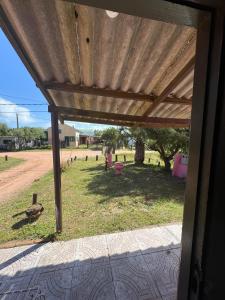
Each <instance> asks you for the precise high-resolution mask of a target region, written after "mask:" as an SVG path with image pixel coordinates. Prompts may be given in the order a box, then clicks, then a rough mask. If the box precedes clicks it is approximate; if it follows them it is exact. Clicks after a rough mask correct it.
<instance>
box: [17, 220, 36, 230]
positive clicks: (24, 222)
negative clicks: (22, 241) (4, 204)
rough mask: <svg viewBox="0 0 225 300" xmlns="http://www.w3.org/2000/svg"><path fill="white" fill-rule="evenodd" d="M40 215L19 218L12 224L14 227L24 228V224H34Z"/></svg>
mask: <svg viewBox="0 0 225 300" xmlns="http://www.w3.org/2000/svg"><path fill="white" fill-rule="evenodd" d="M37 219H38V217H37V218H32V219H30V218H24V219H22V220H19V221H18V222H16V223H15V224H13V225H12V229H20V228H22V227H23V226H25V225H27V224H32V223H34V222H35V221H37Z"/></svg>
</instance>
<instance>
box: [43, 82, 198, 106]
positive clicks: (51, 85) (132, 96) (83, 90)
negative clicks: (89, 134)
mask: <svg viewBox="0 0 225 300" xmlns="http://www.w3.org/2000/svg"><path fill="white" fill-rule="evenodd" d="M43 85H44V87H45V89H46V90H55V91H60V92H67V93H78V94H87V95H95V96H103V97H108V98H118V99H126V100H135V101H144V102H150V103H153V102H154V101H155V99H157V98H156V97H155V96H152V95H144V94H140V93H131V92H124V91H119V90H111V89H102V88H97V87H88V86H81V85H77V84H71V83H60V82H45V83H44V84H43ZM106 99H107V98H106ZM164 101H165V102H166V103H171V104H174V103H176V104H184V105H191V104H192V100H191V99H185V98H176V97H166V98H165V99H164Z"/></svg>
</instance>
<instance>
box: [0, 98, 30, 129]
mask: <svg viewBox="0 0 225 300" xmlns="http://www.w3.org/2000/svg"><path fill="white" fill-rule="evenodd" d="M2 104H3V105H2ZM16 113H18V114H19V121H20V122H21V124H24V125H29V123H31V122H34V118H33V117H32V116H31V113H30V111H29V109H27V108H26V107H22V106H19V105H16V104H14V103H13V102H11V101H9V100H5V99H3V98H0V120H1V122H5V123H7V124H8V125H11V124H12V123H13V124H14V123H16Z"/></svg>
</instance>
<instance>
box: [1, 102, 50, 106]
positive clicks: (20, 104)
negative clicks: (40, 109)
mask: <svg viewBox="0 0 225 300" xmlns="http://www.w3.org/2000/svg"><path fill="white" fill-rule="evenodd" d="M0 105H3V106H15V105H19V106H30V105H32V106H33V105H36V106H41V105H48V104H44V103H40V104H38V103H14V104H12V103H11V104H6V103H0Z"/></svg>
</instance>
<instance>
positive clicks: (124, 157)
mask: <svg viewBox="0 0 225 300" xmlns="http://www.w3.org/2000/svg"><path fill="white" fill-rule="evenodd" d="M123 159H124V162H127V159H126V155H125V154H124V156H123Z"/></svg>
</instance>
